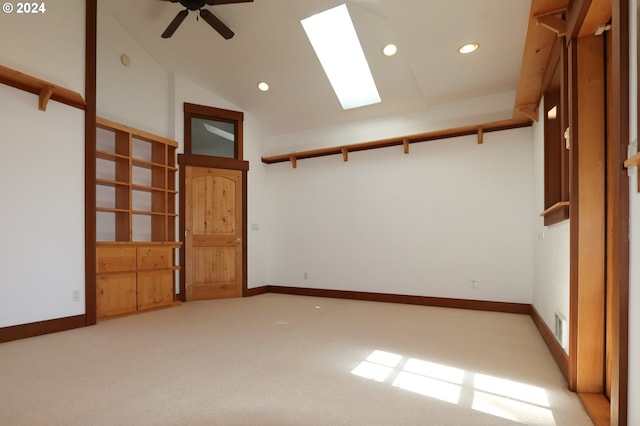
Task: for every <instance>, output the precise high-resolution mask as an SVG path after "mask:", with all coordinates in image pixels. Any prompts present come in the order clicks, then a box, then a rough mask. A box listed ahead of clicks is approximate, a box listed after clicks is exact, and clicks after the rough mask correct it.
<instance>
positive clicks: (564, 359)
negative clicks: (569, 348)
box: [531, 306, 569, 382]
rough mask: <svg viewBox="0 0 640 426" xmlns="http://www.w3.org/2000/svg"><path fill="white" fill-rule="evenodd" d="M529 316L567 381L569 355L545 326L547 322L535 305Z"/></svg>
mask: <svg viewBox="0 0 640 426" xmlns="http://www.w3.org/2000/svg"><path fill="white" fill-rule="evenodd" d="M531 318H532V319H533V322H534V324H535V325H536V327H537V328H538V331H539V332H540V335H541V336H542V340H544V342H545V343H546V345H547V347H548V348H549V350H550V351H551V355H553V358H554V359H555V360H556V363H557V364H558V367H559V368H560V371H561V372H562V375H563V376H564V378H565V379H566V380H567V382H568V381H569V355H567V353H566V352H565V351H564V349H562V345H560V342H558V339H556V337H555V335H554V334H553V331H551V329H550V328H549V327H548V326H547V323H546V322H544V320H543V319H542V316H541V315H540V313H539V312H538V310H537V309H536V308H535V306H531Z"/></svg>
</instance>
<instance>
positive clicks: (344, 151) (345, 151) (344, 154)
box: [342, 148, 349, 162]
mask: <svg viewBox="0 0 640 426" xmlns="http://www.w3.org/2000/svg"><path fill="white" fill-rule="evenodd" d="M342 159H343V160H344V161H345V162H347V161H349V150H348V149H347V148H342Z"/></svg>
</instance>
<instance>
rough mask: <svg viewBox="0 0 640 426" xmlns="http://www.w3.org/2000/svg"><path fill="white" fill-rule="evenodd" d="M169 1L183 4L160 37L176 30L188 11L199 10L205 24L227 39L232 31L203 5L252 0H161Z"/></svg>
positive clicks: (231, 34) (249, 0)
mask: <svg viewBox="0 0 640 426" xmlns="http://www.w3.org/2000/svg"><path fill="white" fill-rule="evenodd" d="M161 1H168V2H171V3H180V4H181V5H182V6H184V8H185V9H184V10H181V11H180V12H178V14H177V15H176V17H175V18H173V20H172V21H171V23H170V24H169V26H168V27H167V28H166V29H165V30H164V32H163V33H162V38H169V37H171V36H172V35H173V33H175V32H176V30H177V29H178V27H179V26H180V24H182V21H184V20H185V18H186V17H187V15H188V14H189V11H196V10H197V11H199V13H200V17H201V18H202V19H204V20H205V21H206V22H207V24H209V25H210V26H211V28H213V29H214V30H216V31H217V32H218V33H219V34H220V35H221V36H222V37H223V38H224V39H226V40H229V39H231V38H233V36H234V32H233V31H232V30H231V28H229V27H228V26H227V25H226V24H225V23H224V22H222V21H221V20H220V19H219V18H218V17H217V16H216V15H214V14H213V13H212V12H211V11H210V10H209V9H203V7H205V6H216V5H220V4H233V3H252V2H253V0H161Z"/></svg>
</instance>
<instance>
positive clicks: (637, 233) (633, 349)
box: [628, 0, 640, 425]
mask: <svg viewBox="0 0 640 426" xmlns="http://www.w3.org/2000/svg"><path fill="white" fill-rule="evenodd" d="M629 5H630V7H629V10H630V17H631V34H630V38H631V43H630V50H631V52H630V53H631V57H630V63H631V67H630V68H631V72H630V77H631V87H630V90H629V94H630V105H629V107H630V108H629V113H630V129H629V130H630V133H629V134H630V138H631V142H632V143H633V142H635V143H636V144H637V140H638V96H637V93H638V91H637V90H638V67H637V49H638V43H637V32H638V25H637V21H636V17H637V16H638V15H637V10H638V1H637V0H630V2H629ZM636 146H637V145H636ZM633 173H634V175H633V176H632V177H631V178H630V180H629V183H630V185H629V186H630V218H631V219H630V221H631V247H630V263H631V270H630V277H629V287H630V288H629V394H628V407H629V413H628V414H629V417H628V424H630V425H637V424H640V406H638V404H637V401H640V261H638V259H639V258H640V195H639V194H638V179H637V175H636V174H637V173H638V168H637V167H636V168H635V170H633Z"/></svg>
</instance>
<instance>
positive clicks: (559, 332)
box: [555, 312, 569, 352]
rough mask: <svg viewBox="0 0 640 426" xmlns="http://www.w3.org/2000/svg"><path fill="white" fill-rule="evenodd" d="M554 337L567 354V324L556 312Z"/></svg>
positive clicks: (562, 316)
mask: <svg viewBox="0 0 640 426" xmlns="http://www.w3.org/2000/svg"><path fill="white" fill-rule="evenodd" d="M555 335H556V339H558V342H560V344H561V345H562V349H564V350H565V352H567V351H568V350H569V324H568V323H567V319H566V318H565V317H564V315H562V314H561V313H560V312H556V328H555Z"/></svg>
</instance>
